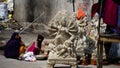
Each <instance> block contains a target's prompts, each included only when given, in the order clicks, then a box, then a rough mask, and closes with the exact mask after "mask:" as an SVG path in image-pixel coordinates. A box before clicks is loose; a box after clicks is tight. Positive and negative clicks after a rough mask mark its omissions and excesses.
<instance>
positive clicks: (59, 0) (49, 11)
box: [14, 0, 91, 23]
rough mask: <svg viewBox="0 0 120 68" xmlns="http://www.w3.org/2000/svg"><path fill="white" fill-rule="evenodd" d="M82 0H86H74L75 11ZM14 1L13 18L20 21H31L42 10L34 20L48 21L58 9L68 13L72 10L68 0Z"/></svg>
mask: <svg viewBox="0 0 120 68" xmlns="http://www.w3.org/2000/svg"><path fill="white" fill-rule="evenodd" d="M83 1H86V2H87V0H75V11H76V10H77V9H78V5H79V3H83ZM88 1H89V0H88ZM90 1H91V0H90ZM14 3H15V7H14V18H15V19H16V20H17V21H20V22H32V21H33V20H35V19H36V18H38V17H39V16H40V15H41V14H42V13H43V12H44V15H42V17H39V18H38V19H37V20H36V21H37V22H41V23H48V21H49V20H50V19H51V18H52V17H53V16H54V15H55V14H56V13H57V11H59V10H63V9H66V10H68V13H72V12H73V4H72V3H71V2H70V0H14Z"/></svg>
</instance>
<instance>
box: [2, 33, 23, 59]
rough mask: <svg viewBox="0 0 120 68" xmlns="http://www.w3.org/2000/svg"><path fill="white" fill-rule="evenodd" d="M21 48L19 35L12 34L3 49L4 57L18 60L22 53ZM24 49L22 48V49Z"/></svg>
mask: <svg viewBox="0 0 120 68" xmlns="http://www.w3.org/2000/svg"><path fill="white" fill-rule="evenodd" d="M21 46H22V47H24V44H23V43H22V40H21V37H20V36H19V33H17V32H14V33H13V34H12V36H11V38H10V39H9V40H8V42H7V43H6V45H5V47H4V56H5V57H6V58H14V59H18V58H19V57H20V54H21V52H22V51H20V49H21ZM22 49H24V48H22Z"/></svg>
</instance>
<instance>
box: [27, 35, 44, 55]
mask: <svg viewBox="0 0 120 68" xmlns="http://www.w3.org/2000/svg"><path fill="white" fill-rule="evenodd" d="M43 40H44V37H43V36H42V35H40V34H39V35H38V37H37V40H36V41H33V42H32V43H31V44H30V46H29V47H28V49H27V50H26V51H27V52H33V53H34V55H38V54H40V52H42V50H41V46H42V41H43Z"/></svg>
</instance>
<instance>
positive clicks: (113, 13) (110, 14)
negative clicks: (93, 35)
mask: <svg viewBox="0 0 120 68" xmlns="http://www.w3.org/2000/svg"><path fill="white" fill-rule="evenodd" d="M117 19H118V5H117V4H115V3H114V2H113V1H112V0H106V3H105V11H104V18H103V20H104V22H105V23H106V24H107V25H109V26H112V27H116V26H117Z"/></svg>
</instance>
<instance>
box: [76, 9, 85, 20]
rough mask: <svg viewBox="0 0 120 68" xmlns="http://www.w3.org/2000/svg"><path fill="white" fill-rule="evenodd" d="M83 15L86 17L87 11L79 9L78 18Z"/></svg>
mask: <svg viewBox="0 0 120 68" xmlns="http://www.w3.org/2000/svg"><path fill="white" fill-rule="evenodd" d="M81 17H85V12H84V11H83V10H81V9H78V13H77V19H78V20H79V19H80V18H81Z"/></svg>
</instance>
